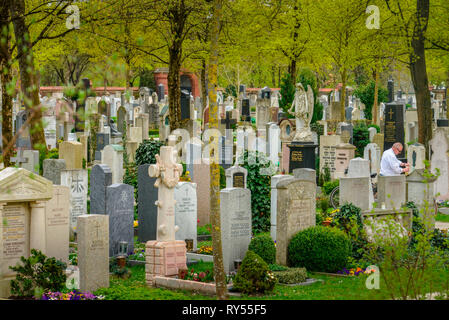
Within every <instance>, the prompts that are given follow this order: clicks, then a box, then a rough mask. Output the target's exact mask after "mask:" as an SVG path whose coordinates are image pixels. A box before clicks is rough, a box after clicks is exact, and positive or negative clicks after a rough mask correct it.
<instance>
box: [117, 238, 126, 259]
mask: <svg viewBox="0 0 449 320" xmlns="http://www.w3.org/2000/svg"><path fill="white" fill-rule="evenodd" d="M127 253H128V242H126V241H120V242H119V244H118V256H125V257H126V255H127Z"/></svg>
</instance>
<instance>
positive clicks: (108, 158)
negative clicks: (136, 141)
mask: <svg viewBox="0 0 449 320" xmlns="http://www.w3.org/2000/svg"><path fill="white" fill-rule="evenodd" d="M123 150H124V149H123V146H121V145H117V144H110V145H107V146H106V147H104V149H103V151H102V153H101V162H102V163H104V164H107V165H108V166H109V168H111V170H112V183H122V182H123V174H124V169H123Z"/></svg>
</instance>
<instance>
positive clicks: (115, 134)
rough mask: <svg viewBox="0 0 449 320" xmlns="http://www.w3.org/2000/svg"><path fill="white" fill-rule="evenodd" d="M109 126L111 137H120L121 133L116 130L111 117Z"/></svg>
mask: <svg viewBox="0 0 449 320" xmlns="http://www.w3.org/2000/svg"><path fill="white" fill-rule="evenodd" d="M109 127H110V128H111V137H113V138H120V137H121V136H122V133H121V132H119V131H118V130H117V126H116V124H115V123H114V120H113V119H110V120H109Z"/></svg>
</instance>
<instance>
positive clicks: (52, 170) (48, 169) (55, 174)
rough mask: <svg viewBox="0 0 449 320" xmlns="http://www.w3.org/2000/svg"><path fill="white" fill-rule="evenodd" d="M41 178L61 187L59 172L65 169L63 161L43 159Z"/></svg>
mask: <svg viewBox="0 0 449 320" xmlns="http://www.w3.org/2000/svg"><path fill="white" fill-rule="evenodd" d="M43 167H44V172H43V177H44V178H46V179H48V180H50V181H51V182H53V184H56V185H61V171H62V170H65V169H66V163H65V160H64V159H44V162H43Z"/></svg>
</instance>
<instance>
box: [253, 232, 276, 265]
mask: <svg viewBox="0 0 449 320" xmlns="http://www.w3.org/2000/svg"><path fill="white" fill-rule="evenodd" d="M248 250H251V251H253V252H254V253H256V254H257V255H259V256H260V257H261V258H262V259H263V260H264V261H265V262H266V263H268V264H273V263H275V262H276V247H275V246H274V241H273V239H271V237H270V236H269V235H266V234H263V235H259V236H256V237H254V238H252V239H251V242H250V244H249V246H248Z"/></svg>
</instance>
